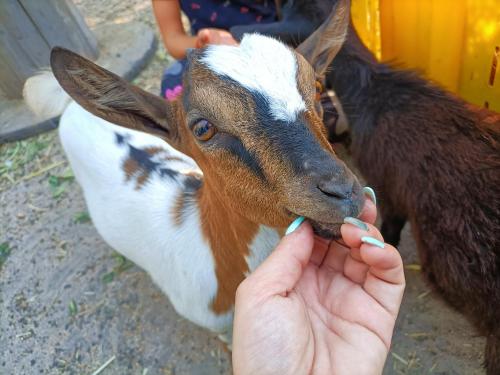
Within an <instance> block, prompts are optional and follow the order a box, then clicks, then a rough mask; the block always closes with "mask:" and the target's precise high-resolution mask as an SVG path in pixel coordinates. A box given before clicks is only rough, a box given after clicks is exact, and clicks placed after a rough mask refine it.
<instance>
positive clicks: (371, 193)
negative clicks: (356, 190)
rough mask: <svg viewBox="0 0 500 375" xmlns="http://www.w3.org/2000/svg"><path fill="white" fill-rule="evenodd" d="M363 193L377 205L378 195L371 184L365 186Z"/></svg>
mask: <svg viewBox="0 0 500 375" xmlns="http://www.w3.org/2000/svg"><path fill="white" fill-rule="evenodd" d="M363 194H364V195H365V196H367V197H368V198H370V199H371V201H372V202H373V204H375V206H376V205H377V196H376V195H375V190H373V189H372V188H371V187H369V186H365V187H364V188H363Z"/></svg>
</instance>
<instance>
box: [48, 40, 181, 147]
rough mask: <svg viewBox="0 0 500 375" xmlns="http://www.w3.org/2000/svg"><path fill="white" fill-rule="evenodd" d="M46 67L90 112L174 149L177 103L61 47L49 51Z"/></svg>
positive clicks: (178, 107) (177, 134)
mask: <svg viewBox="0 0 500 375" xmlns="http://www.w3.org/2000/svg"><path fill="white" fill-rule="evenodd" d="M50 65H51V66H52V71H53V73H54V75H55V77H56V79H57V81H58V82H59V84H60V85H61V87H62V88H63V89H64V90H65V91H66V92H67V93H68V95H69V96H71V97H72V98H73V99H74V100H75V101H76V102H77V103H78V104H80V105H81V106H82V107H83V108H85V109H86V110H87V111H89V112H90V113H92V114H94V115H96V116H98V117H100V118H102V119H104V120H107V121H109V122H111V123H114V124H117V125H121V126H124V127H126V128H130V129H134V130H140V131H143V132H146V133H151V134H154V135H157V136H159V137H161V138H163V139H165V140H166V141H167V142H169V143H170V144H172V146H174V147H177V146H178V144H177V143H178V142H179V139H178V138H179V132H178V128H177V125H178V124H181V121H182V118H181V117H182V113H181V110H180V105H178V103H175V102H167V101H166V100H165V99H163V98H161V97H159V96H156V95H153V94H150V93H148V92H146V91H144V90H141V89H139V88H138V87H135V86H133V85H131V84H129V83H128V82H127V81H125V80H124V79H122V78H120V77H119V76H117V75H116V74H113V73H111V72H110V71H108V70H106V69H104V68H101V67H100V66H98V65H96V64H94V63H93V62H91V61H89V60H87V59H85V58H83V57H81V56H79V55H77V54H76V53H74V52H71V51H68V50H66V49H64V48H60V47H55V48H53V49H52V52H51V54H50Z"/></svg>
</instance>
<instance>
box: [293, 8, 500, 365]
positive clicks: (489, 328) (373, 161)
mask: <svg viewBox="0 0 500 375" xmlns="http://www.w3.org/2000/svg"><path fill="white" fill-rule="evenodd" d="M325 3H330V1H326V0H325ZM332 17H333V16H330V17H329V18H328V19H327V20H326V21H325V23H324V25H323V26H321V27H320V28H319V29H318V30H317V31H316V32H315V33H314V34H313V35H311V36H310V37H309V39H307V40H306V41H305V42H304V44H303V45H301V46H300V47H299V51H304V50H306V51H307V49H308V48H315V46H316V45H317V44H318V43H322V42H324V40H325V34H329V29H328V24H329V23H331V22H332ZM344 21H345V22H346V24H347V23H349V25H348V36H347V38H346V40H345V42H344V38H343V37H342V40H341V39H340V37H341V36H342V35H340V34H339V35H338V37H339V38H336V40H337V42H338V44H337V48H339V49H340V51H339V53H338V54H337V55H336V57H335V59H334V60H333V62H332V64H331V71H330V72H329V74H328V75H327V76H326V86H327V87H331V88H333V90H335V92H336V94H337V96H338V99H339V101H340V103H341V105H342V107H343V109H344V112H345V114H346V117H347V120H348V124H349V130H350V136H351V141H352V144H351V147H350V151H351V153H352V156H353V159H354V161H355V162H356V164H357V166H358V167H359V169H360V171H361V173H362V175H363V176H364V177H365V179H366V181H367V183H368V184H369V185H370V186H372V187H374V189H375V190H376V192H377V195H378V197H379V198H380V199H379V200H380V202H381V216H382V220H383V224H382V235H383V236H384V238H385V240H386V241H387V242H389V243H392V244H393V245H397V244H398V242H399V239H400V232H401V230H402V228H403V226H404V224H405V222H406V221H409V222H410V223H411V228H412V232H413V235H414V237H415V241H416V244H417V248H418V252H419V256H420V260H421V265H422V272H423V275H424V276H425V278H426V279H427V281H428V282H429V284H430V285H431V286H432V287H433V288H434V289H435V290H436V292H437V293H438V294H439V295H440V296H441V297H442V298H444V300H446V301H447V302H448V303H449V304H450V305H451V306H452V307H454V308H455V309H457V310H458V311H460V312H462V313H463V314H465V315H466V316H467V317H468V318H469V319H470V321H471V322H472V323H473V324H474V325H475V327H477V329H478V330H479V332H480V333H481V334H482V335H485V336H487V344H486V354H485V365H486V368H487V372H488V374H500V320H499V317H500V315H499V314H500V234H499V233H500V115H499V114H496V113H494V112H491V111H488V110H486V109H479V108H477V107H474V106H471V105H469V104H467V103H465V102H464V101H463V100H461V99H459V98H457V97H455V96H454V95H452V94H450V93H448V92H446V91H445V90H443V89H442V88H440V87H438V86H437V85H435V84H433V83H430V82H428V81H426V80H424V79H422V78H420V77H419V76H418V75H417V74H415V73H413V72H411V71H404V70H398V69H394V68H392V67H390V66H389V65H387V64H382V63H379V62H377V60H376V59H375V57H374V56H373V55H372V54H371V53H370V51H369V50H368V49H367V48H366V47H365V46H364V45H363V43H362V42H361V40H360V38H359V37H358V35H357V33H356V31H355V29H354V27H353V25H352V22H349V20H348V18H344ZM346 26H347V25H346ZM339 29H341V28H339Z"/></svg>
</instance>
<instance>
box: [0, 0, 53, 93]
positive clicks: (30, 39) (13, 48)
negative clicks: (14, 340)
mask: <svg viewBox="0 0 500 375" xmlns="http://www.w3.org/2000/svg"><path fill="white" fill-rule="evenodd" d="M48 61H49V47H48V45H47V43H46V42H45V40H44V39H43V38H42V37H41V36H40V34H39V33H38V30H37V29H36V28H35V27H34V26H33V24H32V23H31V20H30V18H29V17H28V16H27V15H26V14H25V12H24V10H23V8H22V6H21V5H20V4H19V3H18V2H17V1H11V0H9V1H0V90H1V91H3V93H4V94H5V96H6V97H7V98H12V99H14V98H20V97H21V92H22V86H23V84H24V81H25V79H26V78H27V77H29V76H30V75H32V74H33V73H35V72H36V71H37V70H38V69H40V67H42V66H47V64H48Z"/></svg>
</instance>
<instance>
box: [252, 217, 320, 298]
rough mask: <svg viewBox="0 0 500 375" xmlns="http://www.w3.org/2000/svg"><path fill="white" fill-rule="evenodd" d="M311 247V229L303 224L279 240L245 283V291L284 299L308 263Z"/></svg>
mask: <svg viewBox="0 0 500 375" xmlns="http://www.w3.org/2000/svg"><path fill="white" fill-rule="evenodd" d="M294 223H295V222H294ZM313 245H314V235H313V231H312V228H311V226H310V225H309V224H308V223H305V222H304V223H302V224H301V225H300V226H299V227H298V228H297V229H296V230H295V231H294V232H293V233H290V234H288V235H286V236H285V237H283V238H282V239H281V242H280V243H279V244H278V246H277V247H276V249H275V250H274V251H273V252H272V253H271V255H270V256H269V257H268V258H267V259H266V260H265V261H264V262H263V263H262V264H261V265H260V266H259V267H257V269H256V270H255V271H254V272H253V273H252V274H251V275H250V276H249V277H248V278H247V279H246V280H245V281H244V284H246V285H245V288H249V289H251V290H253V291H254V292H256V293H258V294H259V296H261V297H270V296H274V295H281V296H286V295H287V293H288V292H289V291H291V290H292V289H293V288H294V287H295V285H296V284H297V282H298V281H299V279H300V277H301V276H302V273H303V271H304V268H305V267H306V266H307V264H308V263H309V259H310V258H311V253H312V249H313Z"/></svg>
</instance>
